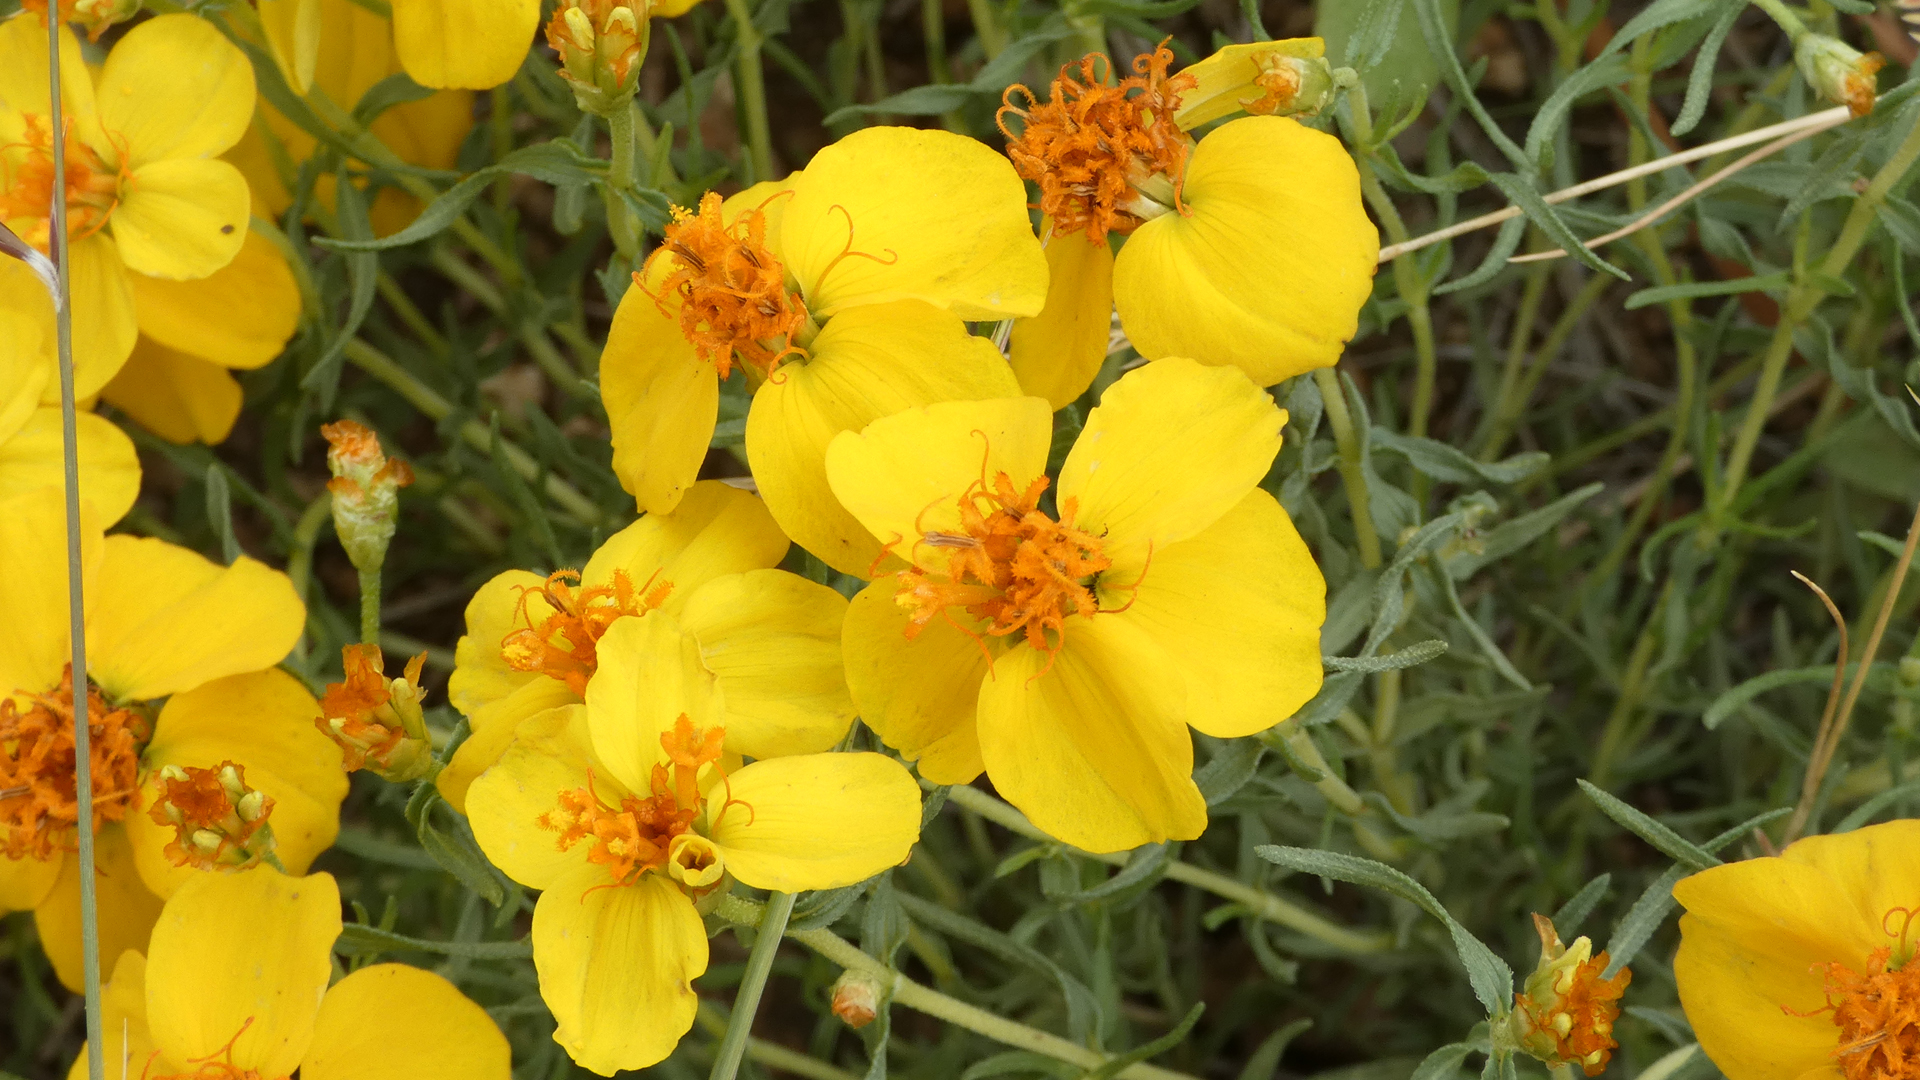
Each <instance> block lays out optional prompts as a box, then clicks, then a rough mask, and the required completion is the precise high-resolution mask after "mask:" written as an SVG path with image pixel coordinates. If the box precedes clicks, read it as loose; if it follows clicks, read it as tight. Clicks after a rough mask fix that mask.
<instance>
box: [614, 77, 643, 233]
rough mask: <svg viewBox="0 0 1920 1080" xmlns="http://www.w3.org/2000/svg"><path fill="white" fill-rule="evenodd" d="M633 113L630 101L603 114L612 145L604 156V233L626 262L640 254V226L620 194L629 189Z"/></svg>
mask: <svg viewBox="0 0 1920 1080" xmlns="http://www.w3.org/2000/svg"><path fill="white" fill-rule="evenodd" d="M633 114H634V109H633V103H632V102H630V101H629V102H627V103H625V104H624V105H622V106H621V107H619V108H616V109H614V110H613V111H612V112H610V113H608V114H607V136H608V141H609V143H610V145H611V147H612V149H611V150H609V151H608V155H607V199H606V203H607V232H609V233H611V234H612V236H613V246H614V247H615V248H616V249H617V250H618V251H619V252H620V254H621V255H622V256H624V257H625V258H626V260H627V262H628V263H629V264H631V263H632V262H633V261H634V260H635V259H637V258H639V256H640V225H639V223H638V222H636V221H634V220H633V212H632V211H630V210H628V209H627V200H626V199H625V197H624V196H623V193H624V192H627V191H631V190H633V152H634V143H635V138H634V129H633Z"/></svg>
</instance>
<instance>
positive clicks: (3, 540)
mask: <svg viewBox="0 0 1920 1080" xmlns="http://www.w3.org/2000/svg"><path fill="white" fill-rule="evenodd" d="M101 518H102V515H101V514H100V512H99V511H98V510H97V509H95V507H94V505H93V502H92V500H90V499H83V500H82V501H81V504H80V553H81V555H80V557H81V575H80V582H81V585H82V587H83V590H84V592H85V595H86V596H87V597H88V599H89V602H90V606H91V603H93V602H97V600H98V597H99V595H100V593H99V589H100V563H101V559H102V555H103V549H104V546H105V545H104V543H103V540H102V538H101V535H100V529H101ZM0 552H5V553H6V557H7V559H8V560H10V562H11V565H12V566H13V567H14V572H13V573H10V574H0V613H4V615H5V617H4V618H0V688H4V689H5V690H7V691H9V692H18V691H25V692H27V693H40V692H42V691H45V690H51V689H52V688H53V687H54V686H56V685H58V684H59V682H60V673H61V671H62V670H63V669H64V668H65V667H66V665H67V663H68V661H70V660H71V659H72V653H71V651H70V647H69V639H68V621H67V507H66V495H65V493H64V492H63V491H62V490H61V489H59V488H51V487H48V488H40V489H37V490H35V491H32V492H29V493H26V494H23V495H20V496H17V497H15V498H12V499H7V500H5V501H4V502H0Z"/></svg>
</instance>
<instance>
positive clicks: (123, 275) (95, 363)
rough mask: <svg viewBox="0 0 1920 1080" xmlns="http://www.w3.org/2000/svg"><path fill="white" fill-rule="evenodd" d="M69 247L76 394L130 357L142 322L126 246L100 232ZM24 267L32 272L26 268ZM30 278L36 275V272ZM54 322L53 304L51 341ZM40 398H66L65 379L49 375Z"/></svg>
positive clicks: (52, 401) (85, 394) (88, 391)
mask: <svg viewBox="0 0 1920 1080" xmlns="http://www.w3.org/2000/svg"><path fill="white" fill-rule="evenodd" d="M68 253H69V254H70V255H71V256H72V257H73V269H72V272H71V273H70V274H69V275H68V277H67V288H68V291H69V292H70V293H71V294H72V296H73V393H74V396H75V398H76V399H80V398H89V397H92V396H93V395H95V394H97V393H99V392H100V388H101V387H103V386H105V385H107V383H108V381H109V380H111V379H112V378H113V377H114V375H116V374H118V373H119V371H120V365H122V364H124V363H126V362H127V356H128V354H129V353H131V352H133V342H134V339H135V338H137V337H138V336H139V334H140V324H139V322H138V321H137V320H136V318H135V316H134V308H133V286H132V285H131V284H130V283H129V281H128V274H127V266H126V264H125V263H123V262H121V261H120V249H119V247H118V246H117V245H116V244H115V243H114V241H113V238H112V237H110V236H108V235H106V234H105V233H95V234H94V235H92V236H89V237H87V238H86V239H84V240H81V241H80V242H78V243H76V244H74V245H73V247H71V248H70V249H68ZM6 261H7V262H12V261H13V260H11V259H8V260H6ZM19 273H21V274H28V272H27V271H26V270H25V269H24V268H23V269H21V270H20V271H19ZM15 280H16V281H18V280H19V279H18V278H16V279H15ZM27 280H28V281H31V280H32V275H31V274H28V276H27ZM52 327H53V313H52V308H51V307H49V308H48V309H47V321H46V324H45V328H46V333H47V335H48V338H47V339H48V340H49V341H51V340H52V333H53V330H52ZM49 355H51V354H49ZM40 401H41V403H42V404H45V405H58V404H60V380H59V379H57V378H54V379H48V380H47V386H46V389H45V390H43V391H42V392H41V398H40Z"/></svg>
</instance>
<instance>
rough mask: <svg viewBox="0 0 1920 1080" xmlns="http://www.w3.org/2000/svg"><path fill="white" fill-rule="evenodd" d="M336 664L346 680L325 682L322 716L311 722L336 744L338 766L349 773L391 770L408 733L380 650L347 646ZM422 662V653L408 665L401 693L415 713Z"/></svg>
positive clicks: (321, 699)
mask: <svg viewBox="0 0 1920 1080" xmlns="http://www.w3.org/2000/svg"><path fill="white" fill-rule="evenodd" d="M340 661H341V664H342V666H343V667H344V668H345V670H346V679H345V680H344V681H342V682H337V683H328V684H327V692H326V693H325V694H323V695H322V696H321V698H320V715H319V716H318V717H316V718H315V719H314V721H313V724H314V726H315V727H317V728H319V729H320V732H321V734H323V735H325V736H327V737H328V738H330V739H332V740H333V741H334V742H336V743H338V744H339V746H340V752H341V763H342V764H343V765H344V766H345V767H346V770H347V771H348V772H357V771H358V770H360V769H364V768H366V767H367V765H368V762H369V761H371V762H372V763H373V765H374V766H375V767H376V768H382V769H384V768H387V767H389V766H392V765H393V764H394V755H395V754H396V753H397V752H398V751H399V750H400V748H401V747H402V746H403V745H404V744H405V743H406V741H407V738H408V733H407V728H406V723H405V721H404V720H403V719H402V718H401V716H400V715H399V713H398V712H397V711H396V709H395V708H394V693H393V687H394V683H393V682H392V681H390V680H389V679H388V678H387V674H386V659H385V657H383V656H382V655H381V653H380V646H378V645H348V646H346V647H345V648H343V649H341V650H340ZM426 662H427V654H426V653H421V654H420V655H419V656H416V657H414V658H413V659H411V660H409V661H407V667H406V674H405V680H406V686H405V689H406V690H408V691H410V693H411V697H410V700H409V701H408V702H406V704H407V705H409V706H411V707H412V708H413V709H414V710H416V711H417V710H418V708H419V701H420V699H421V697H422V696H423V695H424V693H425V691H423V690H421V688H420V672H421V670H422V669H423V668H424V667H425V666H426Z"/></svg>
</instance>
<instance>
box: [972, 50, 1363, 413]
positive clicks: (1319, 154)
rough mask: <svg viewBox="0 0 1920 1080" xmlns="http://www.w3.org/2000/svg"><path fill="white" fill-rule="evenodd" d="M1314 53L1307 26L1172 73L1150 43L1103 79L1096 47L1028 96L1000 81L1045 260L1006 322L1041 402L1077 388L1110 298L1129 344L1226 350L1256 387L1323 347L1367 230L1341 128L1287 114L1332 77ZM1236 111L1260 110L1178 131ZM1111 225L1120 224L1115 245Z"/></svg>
mask: <svg viewBox="0 0 1920 1080" xmlns="http://www.w3.org/2000/svg"><path fill="white" fill-rule="evenodd" d="M1322 52H1323V46H1322V45H1321V44H1320V42H1319V41H1318V39H1312V38H1309V39H1303V40H1299V41H1291V42H1264V43H1261V44H1260V45H1259V46H1233V47H1230V48H1229V49H1227V50H1223V51H1222V52H1221V53H1219V54H1217V55H1216V56H1214V57H1213V58H1210V59H1208V60H1205V61H1202V62H1201V63H1199V64H1196V65H1194V66H1193V67H1190V68H1188V69H1187V70H1185V71H1182V72H1179V73H1177V74H1174V73H1171V72H1170V71H1169V68H1170V67H1171V65H1172V63H1173V54H1172V53H1171V52H1170V51H1169V50H1167V49H1166V48H1165V47H1161V48H1158V49H1155V50H1154V51H1152V52H1149V53H1145V54H1143V55H1141V56H1140V57H1138V58H1136V59H1135V60H1134V62H1133V74H1131V75H1129V76H1127V77H1125V78H1121V79H1118V80H1110V79H1109V78H1108V77H1107V76H1108V75H1109V74H1110V73H1111V72H1110V69H1111V67H1112V65H1111V64H1110V63H1109V62H1108V61H1107V59H1106V57H1104V56H1102V55H1100V54H1097V53H1096V54H1092V55H1089V56H1087V57H1086V58H1084V59H1082V60H1080V61H1078V62H1076V63H1073V64H1068V65H1067V66H1066V67H1064V68H1062V69H1061V71H1060V74H1059V76H1058V77H1057V78H1055V79H1054V80H1053V83H1052V85H1051V86H1050V87H1049V90H1048V96H1047V100H1045V101H1039V100H1037V99H1036V96H1035V95H1034V94H1033V93H1032V92H1031V91H1030V90H1028V89H1027V88H1026V87H1024V86H1014V87H1012V88H1009V89H1008V91H1007V93H1006V96H1005V98H1004V104H1003V105H1002V107H1001V109H1000V112H999V117H998V122H999V124H1000V127H1001V130H1002V132H1003V133H1005V134H1006V136H1007V139H1008V143H1007V154H1008V156H1010V157H1011V158H1012V159H1013V163H1014V166H1015V167H1016V168H1017V169H1018V170H1019V172H1020V175H1021V176H1023V177H1026V178H1027V179H1029V180H1032V181H1034V182H1035V183H1036V184H1037V185H1038V186H1039V189H1040V202H1039V204H1038V207H1039V209H1040V211H1041V212H1042V214H1044V215H1045V217H1044V219H1043V222H1042V225H1041V239H1042V240H1043V241H1044V243H1045V245H1046V256H1047V264H1048V268H1049V270H1050V273H1051V286H1050V289H1049V292H1048V296H1047V303H1046V309H1045V310H1044V311H1042V312H1041V313H1040V315H1039V316H1038V317H1037V318H1032V319H1024V320H1021V321H1020V322H1017V323H1016V324H1015V325H1014V330H1013V366H1014V370H1015V372H1016V373H1017V374H1018V375H1019V377H1020V383H1021V386H1022V387H1023V388H1025V389H1026V390H1028V391H1029V392H1030V393H1033V394H1035V395H1037V396H1041V397H1045V398H1047V399H1048V401H1049V402H1051V403H1052V404H1053V405H1054V406H1055V407H1056V408H1058V407H1060V406H1063V405H1065V404H1066V403H1067V402H1069V401H1072V400H1073V399H1074V398H1076V397H1078V396H1079V395H1080V394H1081V393H1083V392H1085V390H1086V389H1087V386H1088V385H1089V384H1090V383H1091V382H1092V380H1093V376H1094V374H1095V373H1096V372H1097V371H1098V370H1099V368H1100V363H1101V361H1102V359H1104V357H1105V355H1106V348H1107V340H1108V339H1107V334H1108V327H1109V321H1110V320H1109V316H1110V313H1112V312H1113V311H1114V310H1115V309H1116V308H1117V309H1118V311H1119V315H1120V325H1121V327H1122V328H1123V329H1124V330H1125V331H1126V333H1127V336H1128V337H1129V338H1130V339H1131V340H1132V342H1133V345H1134V347H1135V348H1136V349H1138V350H1139V352H1140V355H1142V356H1144V357H1146V358H1148V359H1150V360H1157V359H1159V358H1161V357H1164V356H1187V357H1193V358H1195V359H1198V360H1200V361H1201V362H1203V363H1208V364H1223V365H1225V364H1230V365H1233V366H1235V367H1238V368H1240V369H1241V370H1243V371H1245V372H1246V373H1247V375H1248V376H1249V377H1251V378H1252V379H1253V381H1254V382H1255V383H1258V384H1259V385H1261V386H1270V385H1272V384H1274V383H1277V382H1279V381H1281V380H1282V379H1286V378H1290V377H1292V376H1294V375H1298V374H1301V373H1302V372H1305V371H1310V370H1312V369H1314V368H1321V367H1327V366H1329V365H1331V364H1332V363H1333V362H1334V361H1335V360H1337V359H1338V358H1339V356H1340V352H1341V350H1342V348H1343V347H1344V345H1345V342H1346V340H1347V339H1348V338H1350V337H1352V336H1353V333H1354V331H1355V329H1356V328H1357V326H1358V318H1359V312H1360V305H1361V304H1362V303H1364V302H1365V300H1366V298H1367V295H1368V294H1369V292H1370V291H1371V290H1372V285H1373V271H1374V263H1375V261H1376V258H1377V256H1378V254H1379V234H1378V232H1377V231H1376V230H1375V229H1374V227H1373V223H1372V222H1371V221H1370V220H1368V218H1367V215H1366V211H1365V210H1364V208H1363V207H1362V205H1361V201H1360V178H1359V172H1358V171H1357V170H1356V169H1355V167H1354V164H1353V159H1352V158H1351V157H1349V156H1348V154H1347V151H1346V148H1345V147H1343V146H1342V145H1341V143H1340V140H1338V139H1336V138H1334V137H1333V136H1331V135H1328V134H1325V133H1323V132H1319V131H1315V130H1313V129H1311V128H1308V127H1305V126H1303V125H1302V124H1300V123H1299V122H1298V121H1296V120H1293V119H1291V118H1290V114H1294V113H1307V112H1311V111H1313V110H1314V109H1315V108H1318V107H1321V106H1322V105H1324V103H1325V99H1326V98H1327V97H1328V96H1330V95H1331V93H1332V87H1333V82H1332V80H1333V75H1332V73H1331V72H1327V71H1326V70H1325V60H1324V58H1322V56H1321V53H1322ZM1022 98H1024V103H1021V99H1022ZM1238 111H1245V112H1250V113H1260V114H1261V115H1249V116H1243V117H1240V118H1239V119H1236V120H1230V121H1228V122H1227V123H1225V124H1222V125H1220V126H1219V127H1218V128H1216V129H1214V130H1213V131H1211V132H1209V133H1208V134H1207V135H1206V136H1205V137H1204V138H1201V139H1199V140H1197V141H1196V140H1195V139H1193V138H1192V137H1191V136H1190V135H1188V134H1187V129H1188V128H1190V127H1193V126H1195V125H1197V124H1200V123H1205V122H1207V121H1210V120H1213V119H1218V118H1219V117H1222V116H1225V115H1228V114H1229V113H1232V112H1238ZM1014 119H1018V121H1019V128H1018V131H1017V132H1016V131H1015V129H1014V127H1013V126H1012V121H1013V120H1014ZM1112 234H1119V235H1123V236H1125V237H1126V238H1127V239H1126V242H1125V244H1124V245H1122V246H1121V248H1120V251H1119V254H1118V255H1117V256H1116V255H1114V254H1113V253H1112V251H1111V248H1110V246H1109V243H1108V237H1109V236H1110V235H1112Z"/></svg>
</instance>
